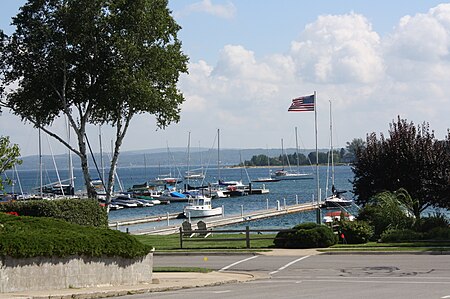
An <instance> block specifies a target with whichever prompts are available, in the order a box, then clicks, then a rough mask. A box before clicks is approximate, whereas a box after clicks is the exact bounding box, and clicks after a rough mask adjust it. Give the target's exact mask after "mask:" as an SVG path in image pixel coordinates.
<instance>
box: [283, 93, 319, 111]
mask: <svg viewBox="0 0 450 299" xmlns="http://www.w3.org/2000/svg"><path fill="white" fill-rule="evenodd" d="M314 102H315V99H314V95H310V96H304V97H299V98H295V99H293V100H292V104H291V106H290V107H289V109H288V111H289V112H303V111H314V105H315V103H314Z"/></svg>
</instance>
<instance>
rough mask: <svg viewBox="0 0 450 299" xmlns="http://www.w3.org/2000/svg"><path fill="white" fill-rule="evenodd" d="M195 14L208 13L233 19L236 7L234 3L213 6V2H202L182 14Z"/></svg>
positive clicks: (186, 9)
mask: <svg viewBox="0 0 450 299" xmlns="http://www.w3.org/2000/svg"><path fill="white" fill-rule="evenodd" d="M194 12H201V13H206V14H210V15H213V16H216V17H219V18H224V19H232V18H234V16H235V14H236V7H235V6H234V4H233V3H232V2H227V3H226V4H213V3H212V1H211V0H202V1H200V2H196V3H193V4H191V5H189V6H187V7H186V8H185V9H184V10H183V11H182V12H181V13H180V14H182V15H187V14H191V13H194Z"/></svg>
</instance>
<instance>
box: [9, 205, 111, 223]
mask: <svg viewBox="0 0 450 299" xmlns="http://www.w3.org/2000/svg"><path fill="white" fill-rule="evenodd" d="M0 212H17V213H18V214H19V215H20V216H33V217H52V218H57V219H63V220H66V221H68V222H70V223H74V224H79V225H88V226H97V227H108V214H107V212H106V208H105V207H102V206H100V204H99V202H98V201H97V200H94V199H57V200H28V201H14V202H9V203H5V204H0Z"/></svg>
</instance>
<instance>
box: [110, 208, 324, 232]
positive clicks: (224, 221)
mask: <svg viewBox="0 0 450 299" xmlns="http://www.w3.org/2000/svg"><path fill="white" fill-rule="evenodd" d="M315 209H317V204H316V203H304V204H298V205H297V204H296V205H291V206H280V207H279V208H275V209H267V210H259V211H254V212H250V213H246V214H241V215H231V216H225V217H222V218H218V217H214V218H202V219H195V220H194V221H192V220H191V222H192V228H193V229H195V228H196V222H197V221H200V220H202V221H204V222H206V225H207V227H211V228H212V227H220V226H225V225H231V224H239V223H244V222H250V221H253V220H259V219H265V218H271V217H277V216H282V215H286V214H292V213H300V212H305V211H312V210H315ZM168 218H169V220H170V219H176V218H179V214H178V213H177V214H167V215H165V216H164V215H162V216H156V217H147V218H142V219H134V220H128V221H122V222H114V223H110V224H109V226H110V227H112V228H114V227H116V228H117V229H118V228H119V226H129V225H135V224H142V223H151V222H155V221H168V220H167V219H168ZM168 222H169V221H168ZM179 228H180V225H179V224H178V225H169V226H160V227H156V228H149V229H142V230H137V231H131V232H130V233H132V234H136V235H168V234H173V233H177V232H178V231H179Z"/></svg>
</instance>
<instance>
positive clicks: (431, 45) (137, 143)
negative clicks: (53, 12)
mask: <svg viewBox="0 0 450 299" xmlns="http://www.w3.org/2000/svg"><path fill="white" fill-rule="evenodd" d="M23 3H25V1H3V2H2V5H1V11H0V15H1V18H0V20H1V24H0V25H1V28H2V29H3V30H4V31H6V32H10V31H11V28H10V27H9V23H10V18H11V17H12V16H13V15H15V14H16V13H17V11H18V9H19V7H20V5H21V4H23ZM169 7H170V9H171V10H172V11H173V15H174V17H175V19H176V20H177V22H178V23H179V24H180V25H181V26H182V30H181V31H180V32H179V37H180V39H181V40H182V42H183V51H184V52H185V53H186V54H187V55H188V56H189V57H190V62H189V75H183V76H182V77H181V80H180V85H179V87H180V89H181V91H182V92H183V93H184V95H185V98H186V102H185V103H184V104H183V106H182V112H181V121H180V122H179V123H178V124H173V125H171V126H169V127H168V128H167V129H166V130H156V125H155V120H154V117H152V116H150V115H142V116H138V117H136V118H135V119H134V120H133V122H132V125H131V127H130V131H129V133H128V135H127V137H126V139H125V142H124V145H123V147H122V149H123V150H140V149H146V148H165V147H166V146H167V145H169V147H179V146H186V145H187V138H188V132H189V131H190V132H191V144H195V145H197V144H201V146H202V147H212V146H213V141H214V136H215V134H216V131H217V129H220V130H221V146H222V147H224V148H266V147H269V148H273V147H280V145H281V138H283V139H284V146H285V147H295V134H294V132H295V131H294V128H295V127H298V128H299V130H298V132H299V137H300V146H301V147H302V148H314V146H315V143H314V113H311V112H305V113H288V112H287V108H288V107H289V105H290V103H291V99H292V98H294V97H297V96H301V95H308V94H311V93H313V92H314V91H316V92H317V95H318V106H317V108H318V110H317V111H318V125H319V147H321V148H325V147H328V146H329V136H330V134H329V100H331V101H332V103H333V104H332V105H333V120H334V121H333V128H334V133H333V139H334V140H333V143H334V147H344V146H345V143H346V142H347V141H351V140H352V139H353V138H365V136H366V134H368V133H371V132H376V133H380V132H383V133H386V132H387V130H388V128H389V123H390V122H392V120H394V119H396V118H397V116H398V115H400V116H401V117H402V118H406V119H407V120H409V121H413V122H414V123H415V124H420V123H422V122H424V121H426V122H429V123H430V127H431V128H432V129H434V130H435V133H436V136H437V137H438V138H442V137H443V136H444V134H445V133H446V130H447V128H449V127H450V121H449V119H450V117H449V115H450V99H449V95H450V75H449V74H450V55H449V53H450V4H449V3H447V2H442V1H432V0H428V1H418V0H409V1H406V0H397V1H356V0H355V1H331V0H329V1H325V0H316V1H299V0H282V1H279V0H234V1H231V0H229V1H219V0H203V1H202V0H198V1H195V0H194V1H191V0H184V1H169ZM52 129H54V130H55V131H56V132H59V133H61V134H62V133H63V131H64V130H63V122H56V123H55V125H54V126H53V127H52ZM103 132H104V137H103V138H104V141H103V144H109V140H110V139H112V138H113V134H112V130H111V128H108V127H104V128H103ZM97 134H98V133H97V129H96V128H94V127H91V128H89V135H90V136H92V137H91V140H96V139H97V137H96V136H97ZM0 135H9V136H10V137H11V141H12V142H14V143H17V144H19V146H20V147H21V150H22V154H23V155H32V154H35V153H36V152H37V145H36V144H37V133H36V131H35V130H33V129H32V128H31V127H30V126H29V125H25V124H22V123H21V122H20V120H19V119H18V118H17V117H15V116H12V115H10V114H9V113H7V112H4V113H3V115H2V116H0ZM46 143H47V142H46ZM50 144H51V147H52V151H53V152H54V153H61V152H64V150H63V148H62V147H61V146H60V145H58V144H57V142H55V141H50ZM93 146H94V148H95V146H96V144H95V141H93ZM48 151H49V149H47V152H48Z"/></svg>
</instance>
